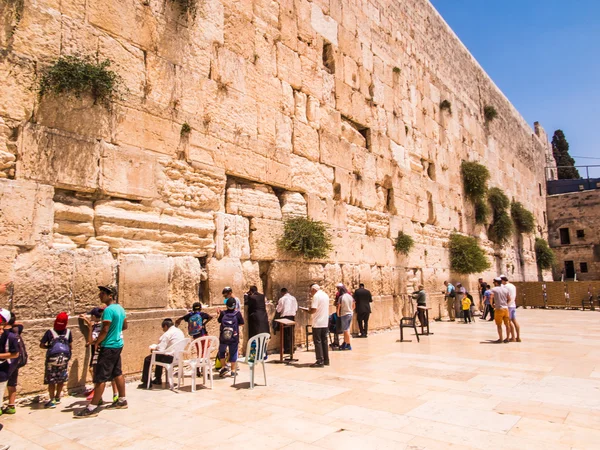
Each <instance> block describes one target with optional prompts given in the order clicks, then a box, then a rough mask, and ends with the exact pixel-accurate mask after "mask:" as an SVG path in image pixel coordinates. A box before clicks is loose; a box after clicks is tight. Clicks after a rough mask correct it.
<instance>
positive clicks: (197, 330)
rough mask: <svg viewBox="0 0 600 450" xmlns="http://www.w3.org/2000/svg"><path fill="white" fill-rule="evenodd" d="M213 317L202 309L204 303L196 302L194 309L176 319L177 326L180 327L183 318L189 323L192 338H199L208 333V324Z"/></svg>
mask: <svg viewBox="0 0 600 450" xmlns="http://www.w3.org/2000/svg"><path fill="white" fill-rule="evenodd" d="M212 319H213V318H212V316H211V315H209V314H207V313H205V312H203V311H202V303H200V302H196V303H194V304H193V305H192V310H191V311H190V312H189V313H187V314H186V315H185V316H182V317H180V318H179V319H177V320H176V321H175V326H176V327H178V326H179V324H180V323H181V321H182V320H183V321H184V322H186V323H187V324H188V334H189V335H190V336H191V338H192V339H198V338H199V337H202V336H206V335H208V333H207V331H206V324H207V323H208V322H210V321H211V320H212Z"/></svg>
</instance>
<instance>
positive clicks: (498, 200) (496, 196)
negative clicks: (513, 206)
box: [488, 187, 510, 214]
mask: <svg viewBox="0 0 600 450" xmlns="http://www.w3.org/2000/svg"><path fill="white" fill-rule="evenodd" d="M488 201H489V202H490V205H492V208H493V210H494V213H498V214H499V213H501V212H502V211H506V210H507V209H508V207H509V206H510V199H509V198H508V197H507V196H506V194H505V193H504V191H503V190H502V189H500V188H498V187H493V188H490V190H489V191H488Z"/></svg>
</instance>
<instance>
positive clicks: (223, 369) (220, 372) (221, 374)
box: [219, 367, 229, 378]
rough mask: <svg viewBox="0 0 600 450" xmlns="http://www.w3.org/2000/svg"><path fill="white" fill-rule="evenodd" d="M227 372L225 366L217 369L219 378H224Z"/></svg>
mask: <svg viewBox="0 0 600 450" xmlns="http://www.w3.org/2000/svg"><path fill="white" fill-rule="evenodd" d="M227 372H229V369H228V368H227V367H223V368H222V369H221V370H220V371H219V376H220V377H221V378H225V377H226V376H227Z"/></svg>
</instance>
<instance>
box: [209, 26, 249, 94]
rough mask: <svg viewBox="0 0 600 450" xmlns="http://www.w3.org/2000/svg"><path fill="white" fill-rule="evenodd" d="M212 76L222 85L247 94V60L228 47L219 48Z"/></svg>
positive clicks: (212, 65)
mask: <svg viewBox="0 0 600 450" xmlns="http://www.w3.org/2000/svg"><path fill="white" fill-rule="evenodd" d="M253 37H254V36H253ZM252 42H253V41H252ZM210 76H211V79H212V80H215V81H216V82H217V83H219V84H220V85H224V86H227V87H228V88H231V89H234V90H236V91H238V92H240V93H245V92H246V60H245V59H244V57H243V56H241V55H238V54H237V53H235V52H233V51H231V50H229V49H228V48H226V47H218V48H217V51H216V58H215V61H214V64H211V75H210Z"/></svg>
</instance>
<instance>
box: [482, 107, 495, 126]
mask: <svg viewBox="0 0 600 450" xmlns="http://www.w3.org/2000/svg"><path fill="white" fill-rule="evenodd" d="M497 116H498V111H496V108H494V107H493V106H490V105H487V106H485V107H484V108H483V117H485V121H486V122H491V121H492V120H494V119H495V118H496V117H497Z"/></svg>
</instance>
